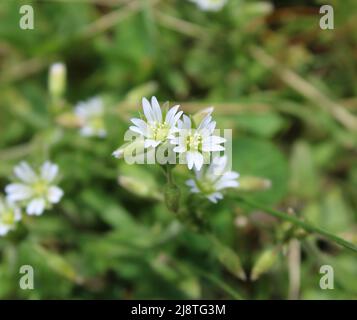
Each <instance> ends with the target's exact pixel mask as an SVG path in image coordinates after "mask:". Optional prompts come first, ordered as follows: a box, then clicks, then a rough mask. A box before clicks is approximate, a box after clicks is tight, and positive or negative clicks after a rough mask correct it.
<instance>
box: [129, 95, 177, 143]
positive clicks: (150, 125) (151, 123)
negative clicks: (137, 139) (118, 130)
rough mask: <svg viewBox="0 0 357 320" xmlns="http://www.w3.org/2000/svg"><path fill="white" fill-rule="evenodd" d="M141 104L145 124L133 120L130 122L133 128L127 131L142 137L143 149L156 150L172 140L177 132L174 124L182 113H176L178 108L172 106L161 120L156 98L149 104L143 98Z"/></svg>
mask: <svg viewBox="0 0 357 320" xmlns="http://www.w3.org/2000/svg"><path fill="white" fill-rule="evenodd" d="M142 104H143V111H144V115H145V118H146V122H145V121H144V120H142V119H138V118H133V119H131V122H132V123H133V124H134V126H131V127H130V128H129V129H130V130H131V131H133V132H135V133H138V134H139V135H140V136H143V137H144V139H145V140H144V147H145V148H149V147H153V148H156V147H157V146H158V145H159V144H160V143H163V142H165V141H167V140H170V139H172V138H174V133H175V132H177V127H176V123H177V121H178V119H179V118H180V117H181V115H182V113H183V112H182V111H178V109H179V107H180V106H174V107H172V108H171V109H170V110H168V111H167V113H166V116H165V119H163V114H162V112H161V108H160V105H159V103H158V101H157V99H156V97H152V98H151V104H150V102H149V101H148V100H147V99H146V98H143V100H142Z"/></svg>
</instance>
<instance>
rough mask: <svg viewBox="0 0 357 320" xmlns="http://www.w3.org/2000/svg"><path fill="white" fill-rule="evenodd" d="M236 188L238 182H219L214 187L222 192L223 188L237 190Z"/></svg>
mask: <svg viewBox="0 0 357 320" xmlns="http://www.w3.org/2000/svg"><path fill="white" fill-rule="evenodd" d="M238 186H239V184H238V181H235V180H219V181H218V182H217V183H216V185H215V187H216V189H217V190H222V189H225V188H237V187H238Z"/></svg>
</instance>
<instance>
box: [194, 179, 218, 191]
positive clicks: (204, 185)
mask: <svg viewBox="0 0 357 320" xmlns="http://www.w3.org/2000/svg"><path fill="white" fill-rule="evenodd" d="M196 184H197V187H198V189H200V190H201V192H202V193H203V194H212V193H214V192H215V191H216V190H215V188H214V186H213V185H212V181H210V180H208V179H205V180H196Z"/></svg>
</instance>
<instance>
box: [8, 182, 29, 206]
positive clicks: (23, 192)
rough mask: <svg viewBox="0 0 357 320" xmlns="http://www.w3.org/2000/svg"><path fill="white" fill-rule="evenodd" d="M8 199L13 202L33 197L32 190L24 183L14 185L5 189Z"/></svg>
mask: <svg viewBox="0 0 357 320" xmlns="http://www.w3.org/2000/svg"><path fill="white" fill-rule="evenodd" d="M5 192H6V193H7V199H8V200H9V201H11V202H15V201H22V200H26V199H29V198H31V197H32V189H31V188H30V187H29V186H27V185H25V184H22V183H12V184H9V185H7V186H6V187H5Z"/></svg>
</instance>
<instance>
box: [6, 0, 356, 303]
mask: <svg viewBox="0 0 357 320" xmlns="http://www.w3.org/2000/svg"><path fill="white" fill-rule="evenodd" d="M326 2H328V3H329V4H332V5H333V7H334V9H335V10H334V11H335V30H325V31H323V30H321V29H320V27H319V19H320V17H321V15H319V7H320V6H321V5H322V4H326ZM22 4H31V5H32V6H33V8H34V13H35V28H34V30H21V29H20V28H19V19H20V17H21V15H20V14H19V8H20V6H21V5H22ZM356 28H357V2H356V1H354V0H344V1H337V0H336V1H288V0H286V1H253V0H252V1H243V0H228V3H227V5H226V6H225V7H224V8H223V9H222V10H221V11H219V12H203V11H201V10H199V8H197V7H196V6H195V4H193V3H191V2H189V1H185V0H165V1H164V0H146V1H145V0H130V1H128V0H88V1H84V0H81V1H80V0H77V1H75V0H73V1H65V0H61V1H49V0H43V1H40V0H38V1H34V0H32V1H31V0H27V1H17V0H2V1H1V3H0V68H1V69H0V70H1V71H0V112H1V113H0V186H1V189H2V190H3V188H4V187H5V185H6V184H7V183H9V178H10V177H11V175H12V168H13V166H14V165H15V164H17V163H18V162H19V161H21V160H26V161H28V162H30V163H33V164H40V163H41V162H42V161H44V160H45V159H47V158H48V157H49V158H50V159H51V160H52V161H53V162H55V163H58V164H59V166H60V170H61V182H60V186H61V187H62V188H63V190H64V191H65V196H64V198H63V200H62V201H61V203H60V204H58V205H57V206H56V207H54V209H53V210H51V211H47V212H45V213H44V214H43V215H42V216H41V217H35V218H33V219H26V221H25V222H24V223H23V224H20V225H19V226H18V229H17V230H16V231H14V232H12V233H11V234H9V235H8V236H7V237H6V238H1V239H0V298H2V299H4V298H10V299H28V298H29V299H45V298H49V299H55V298H58V299H65V298H67V299H86V298H94V299H104V298H109V299H137V298H148V299H157V298H167V299H173V298H176V299H191V298H195V299H200V298H206V299H235V298H243V299H287V298H301V299H343V298H344V299H356V298H357V257H356V255H355V254H353V253H351V252H348V251H346V250H345V249H341V248H339V247H336V246H335V245H333V244H331V243H329V242H327V241H325V240H323V239H320V238H319V237H316V236H308V237H304V238H303V239H302V240H301V241H298V242H297V241H296V240H294V239H291V238H289V237H288V238H287V235H286V230H287V226H286V224H285V223H282V222H280V221H278V220H276V219H274V218H271V217H270V216H268V215H267V214H265V213H264V212H263V211H258V210H257V211H254V212H251V209H247V208H244V207H242V206H240V205H239V204H238V203H237V202H235V201H234V200H232V199H231V198H228V199H227V200H226V201H225V200H224V201H221V202H220V203H219V204H217V205H213V204H212V205H209V206H208V207H207V209H206V213H205V217H206V219H207V221H209V223H210V225H211V226H212V228H213V230H214V233H215V234H216V236H217V238H218V239H220V240H221V242H222V244H224V246H225V248H231V250H232V251H230V253H229V254H227V256H223V258H222V256H221V255H220V253H222V248H221V247H220V245H217V246H212V243H211V241H210V240H208V239H207V237H206V236H204V235H202V234H199V233H196V232H193V231H191V230H190V229H188V228H185V227H184V226H182V225H181V224H180V223H179V222H178V221H177V220H176V219H175V217H174V215H173V214H172V213H171V212H169V211H168V210H167V209H166V207H165V205H164V204H163V201H162V187H163V185H164V179H163V177H162V176H161V171H160V169H159V168H156V167H154V166H129V165H126V164H125V163H124V162H123V161H118V160H116V159H114V158H113V157H112V156H111V153H112V152H113V151H114V150H115V149H116V148H117V147H118V146H119V145H120V144H122V143H123V134H124V132H125V130H126V129H127V128H128V126H129V121H128V119H130V117H131V116H133V115H135V116H137V115H138V113H139V111H140V110H141V105H140V101H141V98H142V97H143V96H147V97H150V96H151V95H156V96H157V98H158V99H159V100H160V101H162V102H165V101H170V103H173V102H179V103H180V104H182V106H183V107H184V109H185V110H186V111H188V112H194V111H197V110H199V109H200V108H201V107H207V106H211V105H213V106H215V117H216V119H217V122H218V127H220V128H232V129H233V161H234V163H233V166H234V169H235V170H236V171H238V172H240V173H241V175H242V176H257V177H262V178H267V179H270V180H271V182H272V187H271V188H270V189H268V190H261V191H256V192H253V193H249V194H247V195H249V196H250V197H251V198H254V199H255V200H258V201H260V202H262V203H264V204H266V205H269V206H271V207H274V208H278V209H280V210H283V211H287V209H288V208H293V209H294V212H295V213H296V214H297V215H298V216H299V217H301V218H303V219H305V220H307V221H309V222H311V223H313V224H315V225H317V226H320V227H322V228H325V229H326V230H329V231H331V232H333V233H335V234H337V235H339V236H341V237H344V238H345V239H348V240H349V241H351V242H354V243H357V234H356V230H357V224H356V222H357V213H356V208H357V188H356V187H357V166H356V163H357V161H356V159H357V157H356V156H357V153H356V141H357V137H356V118H355V117H356V115H355V114H356V111H357V98H356V97H357V59H356V58H357V33H356V32H355V30H356ZM56 61H63V62H64V63H65V64H66V65H67V74H68V78H67V91H66V95H65V97H66V100H65V101H64V102H63V105H62V107H61V108H60V109H56V110H55V111H54V112H52V111H53V110H52V109H53V108H52V105H51V100H50V97H49V93H48V89H47V74H48V68H49V66H50V65H51V63H53V62H56ZM94 95H100V96H101V97H103V99H104V101H105V104H106V108H107V110H108V112H107V115H106V127H107V131H108V136H107V138H106V139H96V138H84V137H81V136H80V135H79V133H78V130H77V128H75V127H73V125H72V123H71V121H70V119H71V117H70V114H71V112H72V110H73V107H74V105H75V104H76V103H77V102H78V101H80V100H85V99H87V98H90V97H92V96H94ZM119 175H125V176H130V177H133V179H136V180H135V183H137V184H138V186H136V187H135V188H130V187H129V188H128V187H127V188H124V187H123V186H120V185H119V184H118V182H117V177H118V176H119ZM176 175H177V178H178V179H181V180H182V181H183V180H184V179H186V178H187V176H188V174H187V172H186V171H180V170H177V172H176ZM247 213H250V215H247ZM271 249H273V250H274V253H275V256H274V259H273V260H274V261H272V263H271V265H269V267H267V268H266V270H264V271H265V272H264V273H263V274H262V275H261V276H260V277H259V278H258V279H257V280H256V281H251V280H246V281H242V280H241V279H239V278H238V277H237V276H236V273H235V272H234V268H235V266H234V258H233V262H232V263H233V266H232V264H231V263H230V261H231V260H230V259H231V254H232V255H236V256H239V257H240V259H241V261H242V264H243V267H244V270H245V271H246V272H247V274H249V273H250V272H251V270H252V268H253V266H254V265H255V263H256V261H257V258H258V257H259V256H260V255H261V253H262V252H266V250H271ZM299 255H300V259H299ZM299 260H301V261H299ZM24 264H26V265H32V266H33V267H34V269H35V289H34V290H27V291H26V290H21V289H20V288H19V285H18V281H19V278H20V275H19V272H18V270H19V267H20V266H21V265H24ZM323 264H329V265H331V266H333V268H334V271H335V288H334V290H321V289H320V286H319V281H320V278H321V276H322V275H321V274H320V273H319V269H320V266H321V265H323ZM227 266H228V267H227ZM232 269H233V270H232ZM232 271H233V272H232ZM299 273H301V281H298V283H296V281H294V279H295V280H296V274H299Z"/></svg>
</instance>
